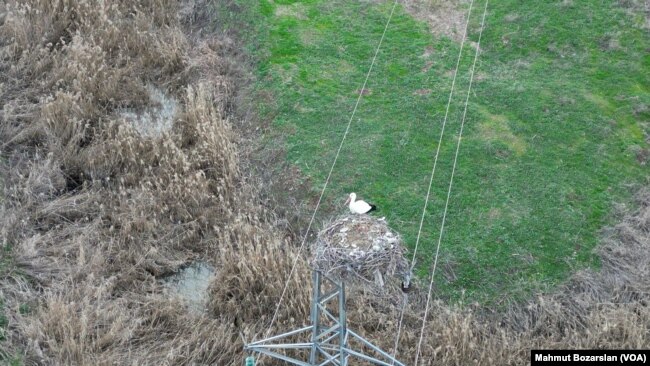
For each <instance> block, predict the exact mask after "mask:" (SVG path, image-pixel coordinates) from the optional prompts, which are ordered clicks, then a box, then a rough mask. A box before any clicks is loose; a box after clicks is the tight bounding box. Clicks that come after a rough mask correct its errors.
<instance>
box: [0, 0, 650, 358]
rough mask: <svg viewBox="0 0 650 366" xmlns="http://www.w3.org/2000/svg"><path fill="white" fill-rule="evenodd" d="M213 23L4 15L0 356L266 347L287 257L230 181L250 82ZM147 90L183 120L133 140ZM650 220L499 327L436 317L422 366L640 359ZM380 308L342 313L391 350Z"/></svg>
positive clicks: (291, 316)
mask: <svg viewBox="0 0 650 366" xmlns="http://www.w3.org/2000/svg"><path fill="white" fill-rule="evenodd" d="M210 9H211V6H210V4H209V3H206V2H205V1H201V0H194V1H183V2H180V3H179V2H176V1H172V0H141V1H138V2H132V1H127V0H123V1H113V2H106V1H101V0H81V1H72V0H12V1H8V2H6V4H3V6H2V7H0V13H1V14H0V42H1V43H0V50H1V51H0V53H1V57H0V100H2V102H3V110H2V114H1V115H0V136H1V140H0V141H1V142H0V151H1V154H2V155H1V157H2V158H1V159H0V160H1V161H0V168H1V169H2V171H1V173H2V177H3V183H4V192H3V195H4V198H3V200H2V205H1V206H0V214H1V217H2V220H1V222H0V237H1V238H2V244H3V247H7V246H8V247H10V248H11V252H12V257H13V258H14V260H13V264H12V265H11V266H9V268H4V269H2V271H1V273H0V274H1V275H2V281H0V295H1V296H2V298H3V299H4V303H5V311H6V312H7V316H8V320H9V327H8V332H7V334H6V337H7V338H8V340H7V341H6V342H2V343H0V357H1V356H2V355H15V354H18V355H20V356H21V358H22V360H23V362H24V363H25V364H27V365H41V364H48V365H102V364H137V365H161V364H163V365H164V364H170V365H171V364H173V365H177V364H188V365H189V364H213V365H236V364H240V363H241V361H242V358H243V356H244V354H243V351H242V346H243V342H244V340H249V339H251V338H252V337H254V336H255V335H258V336H259V335H260V334H262V333H263V332H264V331H265V330H266V327H267V326H268V322H269V320H270V317H271V315H272V313H273V311H274V309H275V304H276V301H277V299H278V297H279V296H280V293H281V291H282V287H283V285H284V283H285V281H286V280H287V277H286V276H287V275H288V272H289V269H290V266H291V263H292V262H293V259H294V258H295V256H297V255H298V253H297V251H296V249H295V248H296V247H295V246H294V245H293V243H292V239H291V238H292V235H291V233H287V232H286V231H284V230H281V229H279V228H278V224H279V223H281V222H282V221H283V217H282V216H280V217H278V216H277V215H275V214H274V213H272V212H270V211H269V210H268V209H266V208H265V207H264V205H263V204H262V203H261V201H262V199H261V198H260V193H259V191H258V188H257V187H256V184H253V185H251V184H250V182H249V179H248V177H246V176H245V174H246V171H244V168H242V167H247V165H246V164H244V163H245V161H243V160H242V158H241V156H240V153H239V151H241V146H240V145H239V144H238V142H239V141H240V139H241V138H242V137H241V134H240V133H239V130H237V127H238V126H239V123H240V122H239V121H234V120H230V119H229V118H230V116H232V115H233V114H232V112H233V109H235V106H233V103H235V101H238V100H241V99H240V98H241V96H239V95H238V90H239V88H240V85H239V83H240V81H241V80H242V78H245V73H244V71H243V70H241V69H240V67H239V66H238V65H240V64H241V63H240V62H239V60H238V59H237V57H239V56H238V55H239V52H240V51H239V50H238V47H237V45H236V42H235V41H233V40H232V39H229V38H228V36H227V35H224V34H218V33H215V32H199V31H198V29H199V28H201V27H204V26H205V25H206V24H207V23H209V19H210V17H211V15H210ZM151 85H153V86H155V87H156V88H158V89H160V90H163V91H164V92H165V93H166V94H167V95H169V96H170V97H171V98H174V99H175V100H176V101H177V103H178V112H177V114H176V115H175V116H174V117H173V123H172V128H171V129H169V130H166V131H162V132H161V133H160V134H158V135H155V136H143V135H140V134H139V133H138V131H137V129H136V128H134V126H132V125H131V124H129V122H128V121H126V120H125V119H124V118H122V117H121V112H122V111H123V110H125V109H128V110H132V111H137V110H144V109H146V108H149V107H152V106H153V104H155V100H152V98H151V97H150V95H149V94H148V88H150V86H151ZM249 123H250V122H249ZM233 126H235V128H233ZM649 220H650V193H648V191H647V190H642V191H641V193H640V194H639V209H638V210H637V211H636V212H635V213H634V214H630V215H628V216H626V217H625V219H623V220H622V223H621V224H620V225H619V226H617V227H616V228H614V229H612V230H611V231H610V233H609V234H608V235H607V236H606V239H605V242H604V244H603V245H602V246H601V248H600V254H601V256H602V258H603V266H602V269H601V270H600V271H599V272H593V271H582V272H579V273H578V274H576V275H575V276H574V278H573V279H572V280H571V281H570V282H569V283H567V284H566V285H565V286H564V287H563V288H562V289H560V290H559V291H557V292H554V293H553V294H550V295H540V296H539V297H538V298H536V299H535V300H534V301H531V302H530V304H523V305H522V304H516V305H513V306H512V309H511V310H510V311H508V312H507V314H505V315H504V314H503V313H494V314H492V313H490V312H489V311H487V309H481V308H479V307H475V306H466V307H463V308H456V307H450V306H448V305H446V304H444V303H442V302H439V301H438V302H435V303H434V306H433V309H432V311H431V312H430V314H431V315H430V319H428V325H427V327H426V334H425V335H426V337H425V342H424V348H423V355H422V356H423V357H421V359H422V360H424V364H427V365H433V364H436V365H468V364H495V365H520V364H525V363H526V359H527V357H528V353H527V350H528V349H530V348H592V347H601V348H647V347H649V346H650V341H649V335H648V329H649V328H650V311H649V310H648V297H649V295H648V294H649V293H650V288H649V287H650V273H649V268H648V263H650V261H649V260H648V253H650V251H649V249H650V247H649V246H650V243H649V239H648V237H649V232H648V227H650V222H649ZM194 258H202V259H203V260H207V261H209V262H211V263H212V265H213V266H214V267H215V268H216V271H217V272H216V275H215V278H214V279H213V281H212V285H211V287H210V290H209V291H210V303H209V311H208V312H207V313H205V314H194V313H191V312H188V311H185V310H184V308H183V304H182V303H181V302H180V301H178V299H170V298H168V297H167V296H166V295H165V294H164V293H163V291H162V286H161V284H160V282H159V281H158V280H159V278H160V277H161V276H164V275H165V274H167V273H170V272H172V271H174V270H175V269H177V268H178V267H179V266H180V265H181V264H183V263H186V262H188V261H189V260H192V259H194ZM298 263H299V265H298V270H297V273H296V274H295V275H294V277H293V278H291V279H290V286H289V291H288V293H287V296H286V297H285V301H284V305H283V306H282V307H281V308H280V313H279V316H278V322H277V324H276V325H275V327H274V329H272V331H273V332H276V331H279V330H281V329H282V330H285V329H287V328H289V327H294V326H298V325H301V324H302V323H303V322H304V321H306V319H307V315H308V311H309V304H308V303H309V293H310V290H309V288H308V287H306V286H302V283H303V280H304V279H306V278H309V273H308V271H309V269H308V266H307V263H306V262H305V261H304V260H303V259H301V260H299V262H298ZM392 288H393V290H394V291H397V290H396V289H395V286H393V287H392ZM393 295H394V296H388V297H387V298H377V297H375V296H374V295H373V294H368V293H364V292H363V291H360V292H355V293H354V294H353V295H352V296H351V297H350V299H349V304H348V306H349V319H350V323H351V327H353V328H354V329H357V330H359V332H360V333H362V334H363V335H365V336H367V337H368V338H370V339H373V340H376V341H377V343H379V344H380V345H382V346H383V347H384V348H386V349H392V344H393V336H394V334H395V331H396V326H397V324H396V323H397V322H396V320H397V311H398V306H399V301H395V299H396V298H397V299H399V296H401V295H399V293H397V295H395V294H393ZM425 295H426V294H424V293H422V292H420V291H415V292H414V293H412V294H411V295H409V296H411V301H410V305H409V308H408V309H407V311H406V314H405V318H404V320H405V323H404V324H405V331H404V336H403V338H402V340H401V343H400V349H399V353H398V355H399V357H400V358H401V359H403V360H405V361H406V362H412V360H413V357H414V354H413V353H414V350H415V346H416V342H417V337H418V335H419V333H418V332H419V328H420V324H421V323H420V322H421V315H422V313H423V300H424V296H425ZM25 305H27V306H28V308H29V310H28V311H21V309H23V310H24V307H25ZM264 364H266V365H270V364H274V363H272V362H271V361H268V360H267V361H266V362H265V363H264Z"/></svg>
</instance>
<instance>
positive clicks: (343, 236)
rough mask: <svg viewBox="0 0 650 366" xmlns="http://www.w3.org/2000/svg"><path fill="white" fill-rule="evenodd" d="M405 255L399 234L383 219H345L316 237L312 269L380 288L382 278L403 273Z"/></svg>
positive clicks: (328, 226)
mask: <svg viewBox="0 0 650 366" xmlns="http://www.w3.org/2000/svg"><path fill="white" fill-rule="evenodd" d="M405 252H406V249H405V248H404V246H403V245H402V239H401V238H400V236H399V234H396V233H394V232H393V231H391V229H390V228H389V227H388V224H387V223H386V220H384V219H383V218H381V219H377V218H374V217H372V216H368V215H348V216H343V217H340V218H338V219H336V220H334V221H333V222H332V223H330V224H329V225H327V226H326V227H325V228H324V229H323V230H321V231H320V232H319V233H318V237H317V239H316V242H315V243H314V245H313V250H312V253H313V259H312V266H313V267H314V269H316V270H318V271H321V272H323V273H325V274H326V275H328V276H329V277H331V278H334V279H339V280H345V281H346V282H350V281H353V282H366V283H372V282H374V283H376V284H377V285H379V286H383V284H384V280H383V279H384V277H385V276H398V277H400V278H403V276H404V275H405V274H406V273H407V271H408V262H407V261H406V259H405V258H404V254H405Z"/></svg>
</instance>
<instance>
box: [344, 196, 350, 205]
mask: <svg viewBox="0 0 650 366" xmlns="http://www.w3.org/2000/svg"><path fill="white" fill-rule="evenodd" d="M348 203H350V197H349V196H348V199H347V200H345V204H346V205H347V204H348Z"/></svg>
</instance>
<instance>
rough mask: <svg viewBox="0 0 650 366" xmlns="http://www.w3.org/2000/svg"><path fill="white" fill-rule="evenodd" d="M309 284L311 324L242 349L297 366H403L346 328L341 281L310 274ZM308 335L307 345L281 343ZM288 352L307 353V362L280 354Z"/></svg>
mask: <svg viewBox="0 0 650 366" xmlns="http://www.w3.org/2000/svg"><path fill="white" fill-rule="evenodd" d="M312 285H313V296H312V301H311V325H309V326H306V327H304V328H300V329H296V330H293V331H290V332H287V333H283V334H280V335H277V336H273V337H270V338H267V339H263V340H261V341H257V342H253V343H249V344H247V345H246V346H245V347H244V349H245V350H246V351H248V352H257V353H260V354H263V355H267V356H270V357H272V358H275V359H279V360H283V361H285V362H287V363H289V364H293V365H299V366H316V365H318V366H326V365H338V366H347V365H348V360H349V358H350V357H356V358H359V359H361V360H365V361H368V362H370V363H372V364H375V365H382V366H404V364H403V363H401V362H399V361H397V360H396V359H395V358H394V357H393V356H391V355H390V354H388V353H387V352H384V351H382V350H381V349H379V347H377V346H375V345H373V344H372V343H370V342H369V341H368V340H366V339H364V338H363V337H361V336H360V335H358V334H356V333H355V332H353V331H351V330H350V329H348V328H347V320H346V312H345V284H344V283H343V282H342V281H335V280H333V279H331V278H329V277H327V276H325V275H324V274H322V273H321V272H318V271H313V274H312ZM308 333H311V337H310V341H309V342H302V343H282V342H283V341H286V340H287V338H289V337H294V338H295V337H297V336H298V335H303V336H306V335H307V334H308ZM351 339H353V340H355V341H357V342H358V343H359V344H361V345H363V346H364V347H365V348H368V349H370V350H372V351H374V353H376V354H377V357H380V358H381V359H379V358H376V357H373V356H371V355H368V354H366V353H364V352H363V351H361V350H354V349H352V348H351V347H350V344H349V341H350V340H351ZM287 350H303V352H304V354H305V357H307V353H308V356H309V360H308V361H307V362H306V361H302V360H299V359H296V358H294V357H290V356H288V355H286V354H284V353H280V352H282V351H287Z"/></svg>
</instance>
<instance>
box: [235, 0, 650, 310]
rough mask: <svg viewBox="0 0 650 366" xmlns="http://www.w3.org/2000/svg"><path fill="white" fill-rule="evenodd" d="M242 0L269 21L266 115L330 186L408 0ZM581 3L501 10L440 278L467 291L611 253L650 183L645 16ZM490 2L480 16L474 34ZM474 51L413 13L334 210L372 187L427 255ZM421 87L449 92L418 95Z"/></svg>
mask: <svg viewBox="0 0 650 366" xmlns="http://www.w3.org/2000/svg"><path fill="white" fill-rule="evenodd" d="M235 3H238V4H240V5H243V6H244V8H248V9H250V10H251V12H250V13H248V15H246V16H248V17H250V18H251V19H254V24H257V29H256V30H255V31H254V32H253V34H251V35H250V36H251V37H250V39H251V42H250V44H249V46H250V47H251V50H253V52H254V53H255V54H256V55H257V56H258V58H259V60H260V64H259V70H258V72H259V75H258V76H259V80H260V81H259V83H258V85H257V87H258V90H259V91H260V95H263V94H262V92H264V93H270V94H271V95H273V96H274V98H273V103H261V104H262V105H261V110H262V113H263V115H265V116H266V117H267V118H269V119H272V120H273V126H274V130H275V131H276V133H277V136H283V138H284V140H285V144H286V148H287V151H288V159H289V160H290V162H292V163H294V164H296V165H297V166H299V167H300V169H301V170H302V171H303V172H304V173H305V174H306V175H307V176H309V177H312V178H313V179H314V181H315V182H316V184H315V187H314V189H315V190H318V189H319V188H320V187H321V184H322V182H323V181H324V178H325V176H326V174H327V172H328V170H329V165H330V164H331V162H332V160H333V157H334V153H335V151H336V149H337V148H338V144H339V142H340V139H341V136H342V134H343V131H344V129H345V127H346V124H347V121H348V118H349V115H350V112H351V110H352V108H353V106H354V102H355V100H356V96H357V95H356V93H355V92H356V91H357V90H358V89H359V88H360V86H361V83H362V82H363V79H364V77H365V73H366V72H367V69H368V67H369V64H370V60H371V57H372V55H373V53H374V47H375V46H376V44H377V42H378V40H379V38H380V36H381V32H382V31H383V26H384V23H385V21H386V18H387V15H388V12H389V10H390V4H388V3H381V4H377V3H373V2H365V1H351V2H350V1H342V0H331V1H317V0H311V1H290V0H283V1H280V0H276V1H275V2H274V3H271V2H268V1H267V0H260V1H251V0H240V1H236V2H235ZM565 3H566V4H568V3H567V2H564V3H563V2H520V1H514V0H511V1H499V2H493V3H491V5H490V13H489V16H488V21H487V28H486V31H485V33H484V36H483V37H484V38H483V41H482V48H483V53H482V54H481V57H480V61H479V64H478V70H477V73H478V75H477V76H478V78H477V80H476V81H475V84H474V89H473V94H472V97H471V100H470V105H469V110H468V117H467V125H466V130H465V135H464V136H463V145H462V147H461V155H460V158H459V167H458V170H457V175H456V178H455V185H454V189H453V192H452V201H451V206H450V212H449V217H448V221H447V230H446V232H445V236H444V240H443V243H442V249H441V257H440V258H441V266H440V270H441V271H440V272H439V274H440V275H439V276H437V281H436V283H437V285H438V287H439V288H440V289H441V290H442V291H443V293H446V294H448V295H451V296H452V297H455V296H457V295H459V294H460V293H461V292H465V293H466V295H467V296H469V298H471V299H476V300H490V299H495V298H496V295H497V294H503V293H507V294H509V295H513V296H519V295H522V294H526V293H528V291H530V289H539V288H541V287H543V286H547V285H553V284H555V283H557V282H559V281H561V280H562V279H564V278H565V277H566V275H567V273H568V271H569V270H570V269H571V268H572V267H574V266H576V265H577V266H580V265H584V264H588V263H593V261H594V258H593V256H592V255H591V249H592V248H593V247H594V246H595V245H596V243H597V238H598V236H597V235H598V234H597V233H598V230H599V228H601V227H602V226H603V225H604V224H606V223H607V217H608V212H609V211H610V209H611V203H612V202H613V201H616V200H624V199H625V197H626V195H627V189H626V188H625V184H628V183H634V182H639V181H641V180H642V179H643V177H644V176H647V170H644V169H645V167H643V166H641V165H640V164H639V163H638V161H637V159H636V153H637V152H638V151H639V149H643V148H647V143H646V142H644V133H647V131H645V132H644V131H643V127H642V123H641V122H642V121H644V120H646V121H647V119H648V112H647V106H648V104H650V91H649V90H648V85H649V81H650V80H648V78H649V77H648V74H647V72H644V70H646V71H647V68H648V65H649V57H648V55H647V52H646V49H648V47H650V42H649V41H648V38H647V37H646V34H645V33H644V32H643V31H642V30H641V29H640V27H639V25H640V23H642V21H643V19H642V18H638V17H637V18H634V17H631V16H630V15H628V14H627V13H626V12H625V9H624V8H621V7H618V6H616V5H614V4H617V2H614V1H611V2H603V3H602V4H601V3H598V4H596V3H595V2H573V4H572V5H571V4H569V5H564V4H565ZM483 4H484V3H483V1H479V2H477V4H476V7H475V11H474V13H473V15H472V23H471V24H472V26H471V27H470V38H471V39H472V40H476V39H477V37H478V23H479V20H480V15H481V14H480V13H481V11H480V10H482V7H483ZM427 48H429V49H432V50H433V52H431V55H428V56H427V55H426V53H427V52H425V50H426V49H427ZM458 49H459V45H458V44H455V43H453V42H451V41H450V40H447V39H443V38H433V37H431V36H430V35H429V34H428V32H427V29H426V26H425V25H424V24H421V23H418V22H416V21H414V20H413V19H412V18H411V17H410V16H409V15H407V14H405V13H404V11H403V10H402V9H401V7H400V8H398V10H397V13H396V15H395V17H394V18H393V21H392V23H391V26H390V28H389V29H388V32H387V34H386V39H385V42H384V44H383V46H382V50H381V52H380V54H379V57H378V60H377V63H376V65H375V69H374V71H373V73H372V75H371V77H370V80H369V84H368V88H369V89H370V90H371V94H370V95H367V96H364V97H363V99H362V101H361V104H360V106H359V110H358V111H357V114H356V117H355V119H354V121H353V124H352V128H351V130H350V134H349V136H348V140H347V141H346V145H345V146H344V148H343V150H342V152H341V157H340V159H339V162H338V164H337V168H336V169H335V172H334V175H333V176H332V180H331V184H330V186H329V190H328V193H327V195H326V198H327V200H328V205H326V207H325V209H326V210H328V211H330V212H331V211H337V212H338V211H342V210H343V208H342V207H338V206H336V207H334V206H332V203H336V204H339V203H342V201H343V200H344V198H345V197H344V195H345V193H346V192H349V191H356V192H358V193H359V194H361V195H362V196H364V197H368V198H370V199H372V200H373V201H374V202H375V203H377V204H378V205H379V206H381V207H382V209H383V211H382V213H381V214H382V215H386V216H387V218H388V220H389V222H390V223H391V225H392V226H394V227H395V228H396V229H397V230H399V231H400V232H401V233H402V234H403V235H404V237H405V238H406V240H407V242H408V244H409V245H410V246H411V247H412V245H413V244H414V241H415V236H416V234H417V227H418V223H419V217H420V214H421V208H422V204H423V197H424V195H425V192H426V188H427V187H426V186H427V183H428V179H429V177H428V175H429V172H430V169H431V165H432V161H433V154H434V152H435V149H436V146H437V141H438V138H439V133H440V126H441V122H442V117H443V115H444V110H445V104H446V101H447V98H448V93H449V88H450V84H451V76H452V74H453V66H454V64H455V58H456V55H457V52H458ZM473 51H474V48H472V47H466V50H465V52H464V53H463V58H462V62H461V68H460V70H459V80H458V84H457V93H455V94H454V98H453V102H452V108H451V111H450V114H449V124H448V127H447V131H446V135H445V138H444V140H443V145H442V152H441V156H440V162H439V164H438V171H437V173H436V177H435V179H434V182H433V188H432V198H431V202H430V204H429V213H430V214H429V215H428V216H427V218H426V221H425V230H424V232H423V237H422V239H423V241H422V250H421V251H420V252H419V255H418V257H419V260H418V262H419V263H420V267H419V268H420V272H421V273H422V274H423V273H426V266H425V265H424V264H426V263H427V262H429V260H430V258H431V255H432V253H433V252H434V251H435V240H436V239H437V236H438V227H439V223H440V218H441V216H442V215H441V214H442V208H443V207H444V198H445V195H446V190H447V182H448V179H449V174H450V171H451V161H452V159H453V150H454V148H455V141H456V140H455V138H454V136H455V135H456V133H457V131H458V127H459V121H460V115H461V113H462V103H463V101H464V98H465V91H466V88H467V85H468V75H469V68H470V65H471V61H472V58H473ZM427 66H430V69H429V70H428V71H425V70H426V68H428V67H427ZM419 89H429V90H431V91H432V92H431V93H430V94H429V95H424V96H419V95H414V92H415V91H417V90H419ZM643 106H646V110H645V111H644V107H643ZM646 128H647V126H646ZM269 142H270V143H275V142H276V138H270V139H269Z"/></svg>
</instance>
